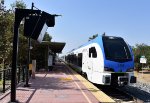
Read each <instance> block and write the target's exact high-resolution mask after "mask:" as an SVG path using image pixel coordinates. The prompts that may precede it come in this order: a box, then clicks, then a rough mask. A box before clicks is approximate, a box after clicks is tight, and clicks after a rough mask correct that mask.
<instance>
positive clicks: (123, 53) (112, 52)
mask: <svg viewBox="0 0 150 103" xmlns="http://www.w3.org/2000/svg"><path fill="white" fill-rule="evenodd" d="M103 46H104V51H105V57H106V59H107V60H111V61H117V62H125V61H129V60H132V58H131V54H130V51H129V48H128V46H127V44H126V43H125V41H124V40H123V39H122V38H120V37H107V36H104V37H103Z"/></svg>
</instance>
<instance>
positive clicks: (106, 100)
mask: <svg viewBox="0 0 150 103" xmlns="http://www.w3.org/2000/svg"><path fill="white" fill-rule="evenodd" d="M67 67H68V68H69V69H70V71H71V72H72V73H73V74H74V75H75V76H76V77H77V78H78V79H79V80H80V81H81V82H82V83H83V84H84V85H85V87H86V88H87V89H88V90H89V91H90V92H91V93H92V94H93V95H94V96H95V97H96V98H97V99H98V100H99V101H100V102H101V103H115V101H114V100H113V99H112V98H110V97H109V96H107V95H106V94H105V93H104V92H102V91H101V90H99V89H98V88H97V87H95V86H94V85H93V84H92V83H90V82H89V81H87V80H86V79H85V78H83V77H82V76H81V75H79V74H78V73H76V72H75V71H74V70H72V69H71V68H70V67H69V66H67Z"/></svg>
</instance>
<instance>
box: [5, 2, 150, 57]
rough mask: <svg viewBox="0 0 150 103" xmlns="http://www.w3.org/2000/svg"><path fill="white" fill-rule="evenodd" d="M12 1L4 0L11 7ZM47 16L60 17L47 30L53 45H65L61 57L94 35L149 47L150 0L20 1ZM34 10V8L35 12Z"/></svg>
mask: <svg viewBox="0 0 150 103" xmlns="http://www.w3.org/2000/svg"><path fill="white" fill-rule="evenodd" d="M14 1H15V0H5V6H6V7H7V8H10V4H12V3H13V2H14ZM23 1H24V2H25V4H26V5H27V8H28V9H30V8H31V4H32V2H33V3H34V6H35V7H36V8H38V9H40V10H42V11H46V12H47V13H50V14H59V15H62V16H61V17H57V18H56V21H55V26H54V27H51V28H49V29H48V30H47V32H48V33H49V34H50V35H51V36H52V41H53V42H54V41H55V42H66V46H65V48H64V50H63V51H62V53H63V54H65V53H66V52H69V51H71V50H72V49H74V48H77V47H79V46H80V45H82V44H84V43H86V42H87V41H88V38H89V37H91V36H92V35H94V34H99V35H102V34H103V33H104V32H105V33H106V35H108V36H119V37H122V38H124V39H125V41H126V42H127V43H129V44H130V45H131V46H135V45H136V44H141V43H145V44H147V45H150V0H23ZM36 8H34V9H36Z"/></svg>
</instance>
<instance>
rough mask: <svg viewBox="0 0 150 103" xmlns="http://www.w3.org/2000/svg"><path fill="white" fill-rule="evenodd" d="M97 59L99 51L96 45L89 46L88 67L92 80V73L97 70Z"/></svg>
mask: <svg viewBox="0 0 150 103" xmlns="http://www.w3.org/2000/svg"><path fill="white" fill-rule="evenodd" d="M96 59H97V52H96V49H95V47H94V46H93V47H91V48H89V64H88V69H89V75H90V81H92V73H93V72H94V71H95V68H97V67H95V66H96Z"/></svg>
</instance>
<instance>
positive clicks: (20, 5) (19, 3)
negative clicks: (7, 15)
mask: <svg viewBox="0 0 150 103" xmlns="http://www.w3.org/2000/svg"><path fill="white" fill-rule="evenodd" d="M26 7H27V6H26V4H25V3H24V2H23V0H16V2H14V3H12V4H11V8H12V11H14V10H15V8H21V9H25V8H26Z"/></svg>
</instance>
